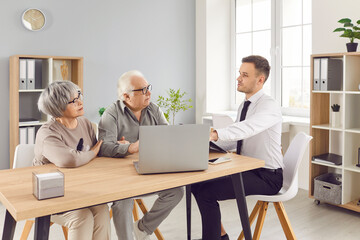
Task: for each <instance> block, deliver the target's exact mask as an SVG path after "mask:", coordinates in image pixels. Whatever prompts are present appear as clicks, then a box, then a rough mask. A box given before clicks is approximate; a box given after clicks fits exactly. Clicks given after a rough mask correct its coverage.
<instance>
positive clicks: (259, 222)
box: [253, 202, 269, 240]
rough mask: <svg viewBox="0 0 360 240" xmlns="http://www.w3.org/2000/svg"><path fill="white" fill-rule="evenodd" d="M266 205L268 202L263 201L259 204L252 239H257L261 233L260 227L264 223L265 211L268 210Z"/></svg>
mask: <svg viewBox="0 0 360 240" xmlns="http://www.w3.org/2000/svg"><path fill="white" fill-rule="evenodd" d="M268 206H269V203H268V202H263V205H262V206H261V209H260V212H259V216H258V219H257V222H256V227H255V231H254V236H253V240H259V239H260V234H261V230H262V227H263V225H264V221H265V216H266V213H267V210H268Z"/></svg>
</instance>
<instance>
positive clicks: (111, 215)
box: [109, 208, 113, 219]
mask: <svg viewBox="0 0 360 240" xmlns="http://www.w3.org/2000/svg"><path fill="white" fill-rule="evenodd" d="M109 214H110V219H112V217H113V213H112V209H111V208H110V211H109Z"/></svg>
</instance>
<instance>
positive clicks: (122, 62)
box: [0, 0, 195, 169]
mask: <svg viewBox="0 0 360 240" xmlns="http://www.w3.org/2000/svg"><path fill="white" fill-rule="evenodd" d="M30 7H33V8H40V9H42V10H43V11H44V12H45V14H46V16H47V24H46V26H45V28H44V29H43V30H42V31H39V32H30V31H28V30H26V29H25V28H24V27H23V26H22V24H21V21H20V18H21V15H22V13H23V11H24V10H26V9H27V8H30ZM0 29H1V37H0V108H1V109H2V113H3V114H2V117H0V132H1V135H0V169H3V168H8V167H9V118H8V112H9V56H11V55H15V54H32V55H55V56H56V55H57V56H83V57H84V97H85V102H84V104H85V116H86V117H88V118H89V119H90V120H92V121H94V122H98V121H99V116H98V109H99V108H100V107H103V106H105V107H106V106H108V105H110V104H111V103H112V102H113V101H115V100H116V81H117V79H118V78H119V77H120V75H121V74H122V73H124V72H125V71H128V70H132V69H138V70H140V71H142V72H143V73H144V75H145V76H146V77H147V79H148V81H149V83H151V84H152V85H153V91H152V97H153V100H155V99H156V98H157V96H158V95H159V94H161V95H165V94H166V90H167V89H168V88H170V87H171V88H175V89H177V88H181V89H182V90H183V91H186V92H187V93H188V95H187V96H188V97H189V98H192V99H194V100H195V0H171V1H169V0H151V1H149V0H103V1H97V0H75V1H74V0H62V1H53V0H50V1H43V0H31V1H28V0H16V1H13V0H1V2H0ZM177 122H182V123H194V122H195V110H194V109H191V110H188V111H186V112H184V113H179V114H178V115H177Z"/></svg>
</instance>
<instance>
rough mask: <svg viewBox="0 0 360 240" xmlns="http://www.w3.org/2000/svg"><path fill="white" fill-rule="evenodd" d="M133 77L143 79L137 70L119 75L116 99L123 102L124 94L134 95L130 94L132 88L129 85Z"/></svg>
mask: <svg viewBox="0 0 360 240" xmlns="http://www.w3.org/2000/svg"><path fill="white" fill-rule="evenodd" d="M134 76H137V77H142V78H144V75H143V74H142V73H141V72H140V71H138V70H131V71H128V72H126V73H124V74H123V75H121V77H120V78H119V80H118V84H117V92H118V98H119V99H120V100H124V94H125V93H127V94H134V93H133V92H132V90H133V88H134V87H133V85H132V84H131V79H132V77H134Z"/></svg>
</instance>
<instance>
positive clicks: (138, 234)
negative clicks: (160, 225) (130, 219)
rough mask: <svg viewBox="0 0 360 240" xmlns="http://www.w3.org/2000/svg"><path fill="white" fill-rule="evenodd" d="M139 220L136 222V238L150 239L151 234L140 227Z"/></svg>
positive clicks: (138, 239) (139, 239)
mask: <svg viewBox="0 0 360 240" xmlns="http://www.w3.org/2000/svg"><path fill="white" fill-rule="evenodd" d="M138 224H139V220H138V221H136V222H134V237H135V239H136V240H150V235H149V234H147V232H145V231H141V230H140V229H139V225H138Z"/></svg>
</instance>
